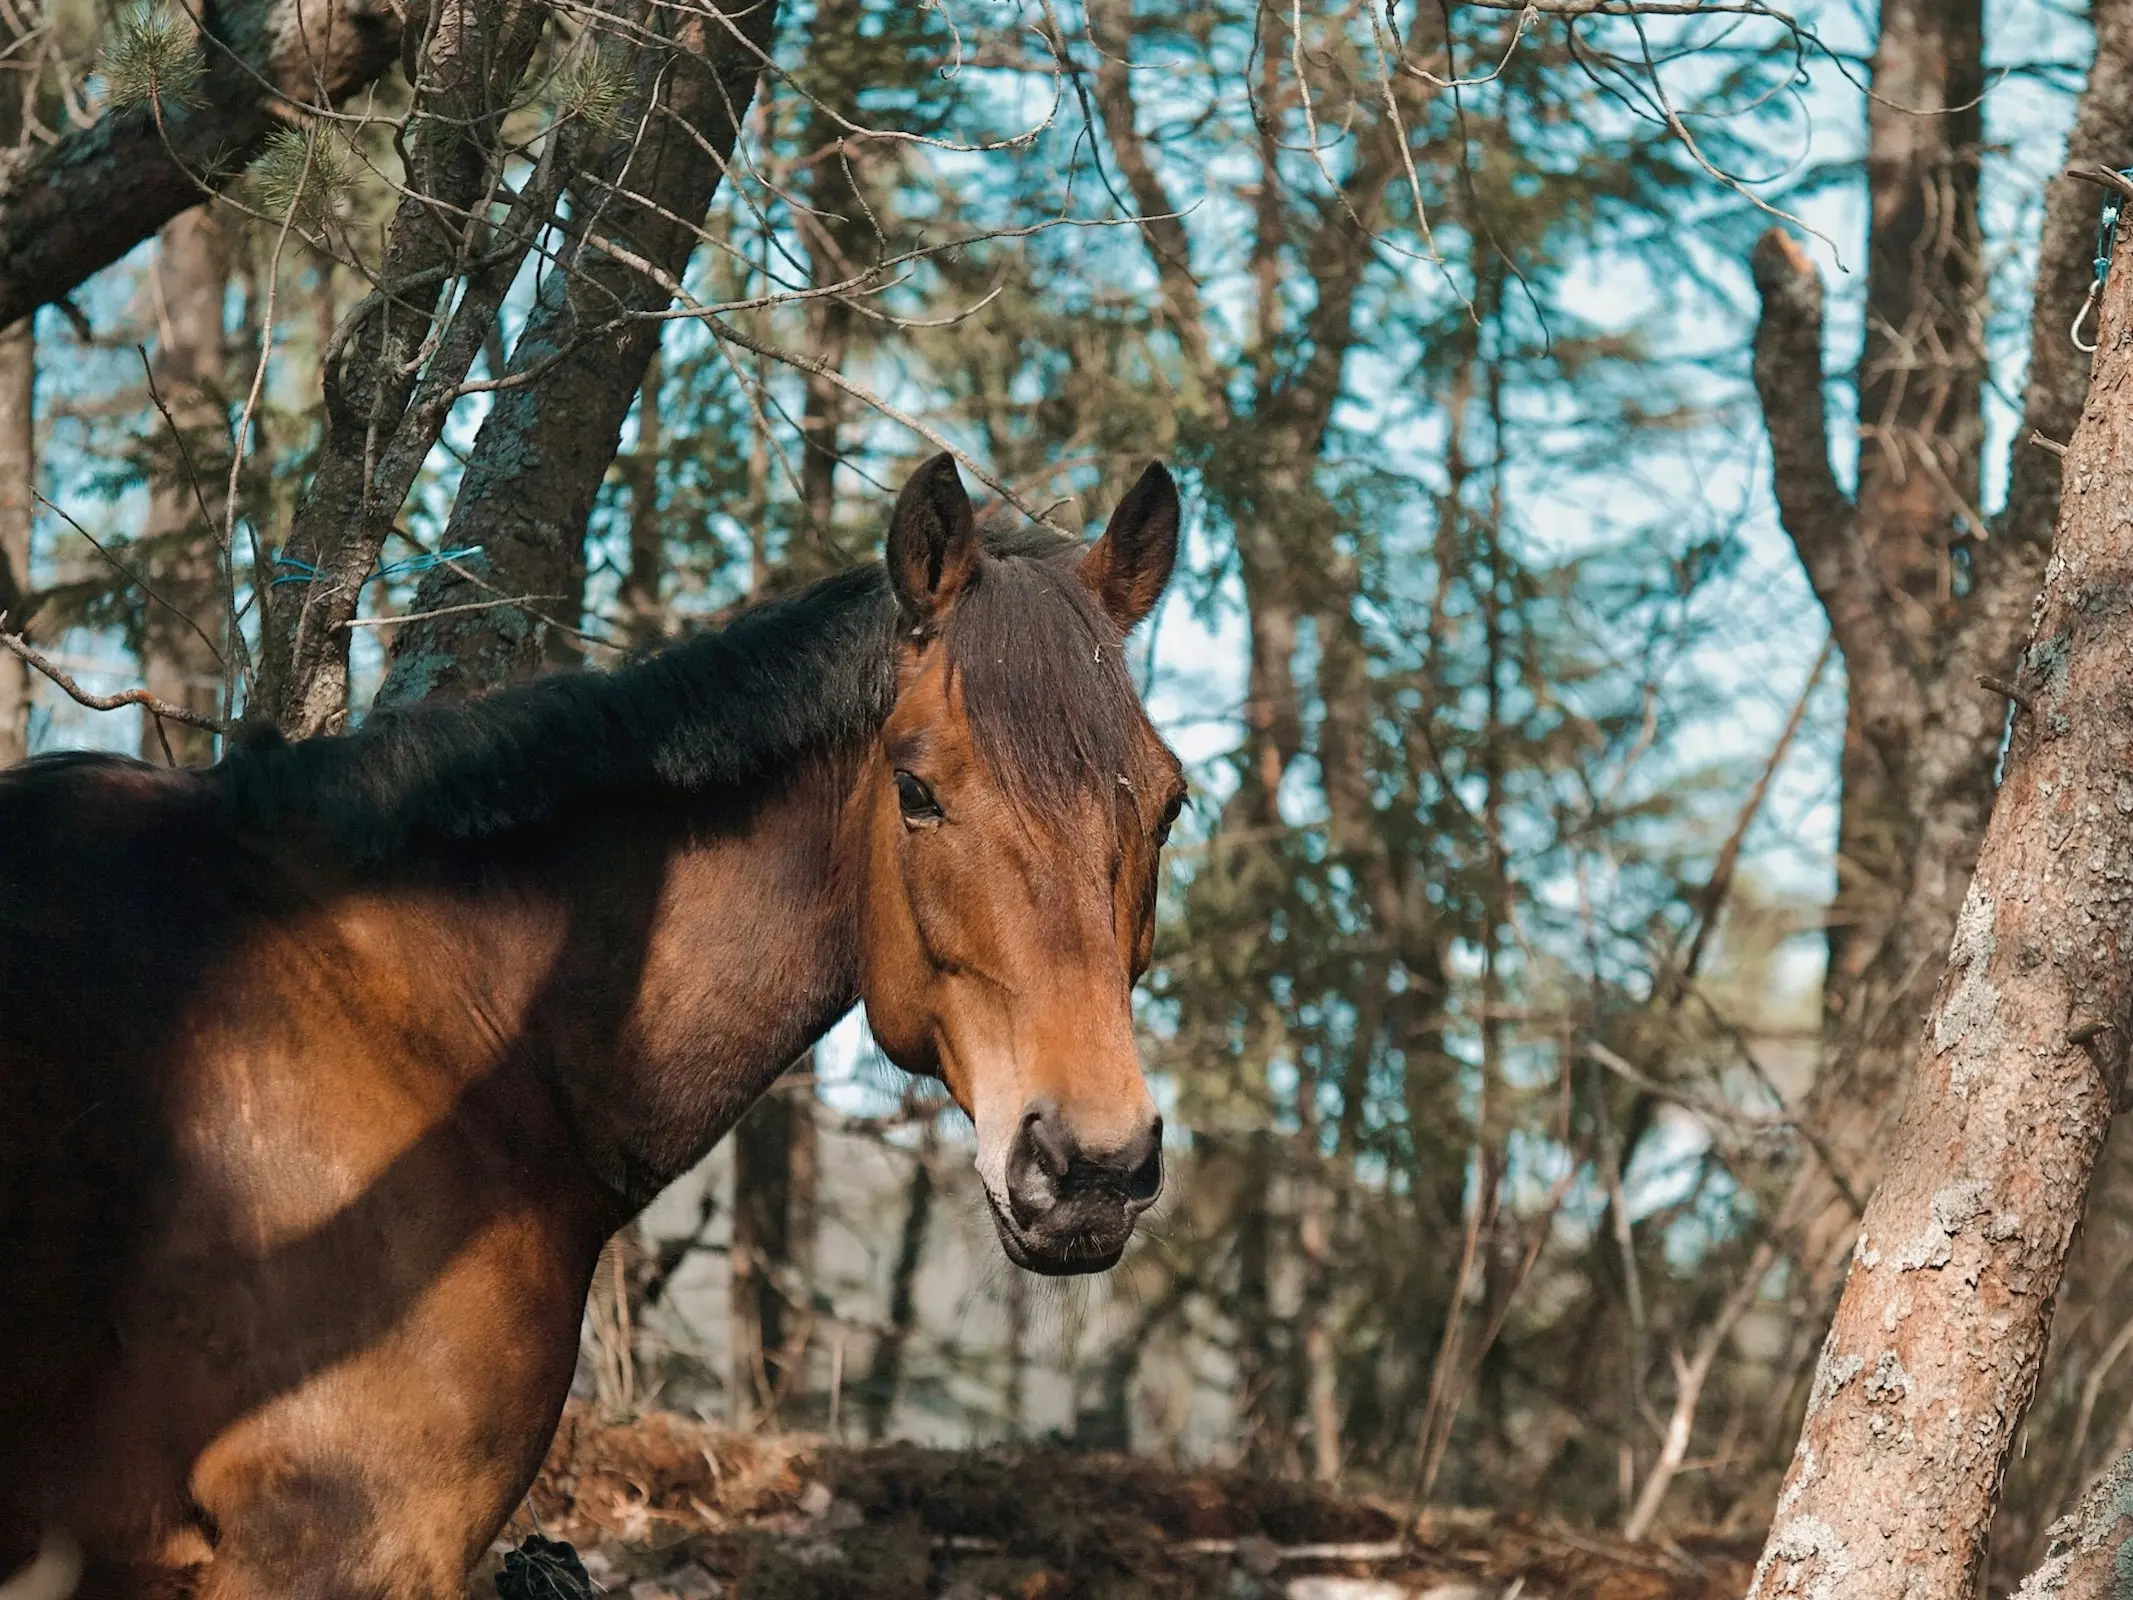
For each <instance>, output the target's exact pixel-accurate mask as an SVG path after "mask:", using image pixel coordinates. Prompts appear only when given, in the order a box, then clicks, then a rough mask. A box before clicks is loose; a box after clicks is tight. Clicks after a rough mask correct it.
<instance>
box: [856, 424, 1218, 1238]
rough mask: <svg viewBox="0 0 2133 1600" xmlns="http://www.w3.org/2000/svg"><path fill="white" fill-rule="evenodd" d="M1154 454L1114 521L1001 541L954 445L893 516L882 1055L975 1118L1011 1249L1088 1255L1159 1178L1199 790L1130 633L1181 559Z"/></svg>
mask: <svg viewBox="0 0 2133 1600" xmlns="http://www.w3.org/2000/svg"><path fill="white" fill-rule="evenodd" d="M1177 535H1178V496H1177V490H1176V488H1175V487H1174V486H1173V485H1172V483H1171V481H1170V475H1169V474H1168V473H1167V472H1165V471H1164V470H1163V469H1162V468H1161V467H1160V466H1151V467H1150V468H1149V469H1148V470H1147V471H1146V472H1145V473H1144V474H1142V476H1141V479H1140V481H1139V482H1138V483H1136V484H1135V485H1134V486H1133V489H1132V490H1131V491H1130V492H1129V493H1128V494H1127V496H1126V498H1125V499H1124V501H1122V502H1121V503H1120V505H1119V507H1118V510H1117V511H1116V513H1115V514H1114V515H1113V516H1112V518H1111V523H1110V526H1109V527H1108V528H1106V529H1105V530H1104V535H1103V537H1102V538H1101V539H1099V540H1098V541H1097V542H1096V543H1095V544H1093V545H1090V546H1087V547H1086V548H1083V547H1080V546H1075V545H1072V544H1067V543H1064V542H1061V541H1056V540H1045V541H1038V540H1035V539H1032V538H1025V539H1023V540H1020V541H1019V542H1012V543H1010V542H1001V541H988V540H986V539H983V538H981V537H980V535H979V534H978V532H977V530H976V527H975V525H974V518H973V515H972V510H971V504H970V498H969V496H968V495H967V494H965V493H964V490H963V485H962V481H961V479H960V478H959V477H958V476H957V475H956V470H955V464H954V462H953V461H951V460H950V459H949V458H948V457H947V456H938V457H936V458H934V459H933V460H932V461H929V462H928V463H927V464H926V465H925V466H923V467H921V468H920V469H919V470H918V472H917V473H916V474H915V475H914V476H913V477H912V479H911V481H910V482H909V483H908V484H907V485H905V487H904V490H903V493H902V494H901V495H900V496H899V497H898V499H897V502H896V511H895V514H894V517H893V520H892V521H891V523H890V527H889V543H888V566H889V578H890V583H891V585H892V586H893V588H894V589H895V592H896V599H897V603H898V605H899V608H900V612H901V620H900V628H899V642H898V645H897V678H896V699H895V704H894V708H893V709H892V710H891V712H890V714H889V717H888V720H887V722H886V723H885V724H884V725H883V728H882V733H881V743H880V746H879V750H878V752H877V756H876V759H874V760H873V761H871V762H870V763H869V764H868V767H867V771H866V774H865V777H864V778H863V780H862V781H863V782H865V783H866V784H867V785H868V786H869V789H868V792H867V793H866V794H865V796H864V799H863V802H862V806H861V810H862V812H863V814H864V827H865V830H866V836H867V842H866V847H865V852H864V853H865V858H866V863H867V865H866V883H865V888H864V892H863V894H862V902H863V906H864V910H863V912H862V916H861V935H860V939H861V976H860V984H861V993H862V995H863V997H864V999H865V1001H866V1007H867V1017H868V1021H869V1023H870V1024H871V1026H872V1028H873V1032H874V1036H875V1038H876V1039H877V1040H879V1041H880V1043H881V1047H882V1048H883V1049H884V1050H885V1051H886V1052H887V1053H888V1055H889V1057H890V1059H892V1060H893V1061H895V1062H896V1063H897V1064H898V1065H899V1066H901V1067H903V1068H904V1069H905V1070H907V1071H910V1072H917V1073H924V1074H929V1075H933V1076H937V1077H939V1078H941V1079H942V1080H943V1081H944V1082H945V1083H946V1084H947V1086H948V1089H949V1092H950V1093H952V1094H953V1095H954V1096H955V1098H956V1101H957V1103H958V1104H959V1105H961V1106H962V1108H963V1109H964V1110H965V1111H967V1112H968V1113H969V1114H970V1116H971V1118H972V1120H973V1121H974V1122H975V1123H976V1124H977V1132H978V1173H979V1176H980V1177H981V1178H982V1179H983V1181H984V1185H985V1195H986V1199H987V1200H988V1201H989V1202H990V1204H991V1207H992V1213H993V1220H994V1222H995V1223H996V1224H997V1226H998V1228H999V1232H1000V1241H1001V1243H1002V1245H1003V1246H1004V1247H1005V1249H1006V1251H1007V1254H1008V1257H1009V1259H1011V1260H1012V1261H1014V1262H1015V1263H1016V1264H1017V1265H1019V1266H1023V1267H1027V1268H1030V1269H1032V1270H1033V1271H1038V1272H1048V1273H1070V1272H1097V1271H1101V1270H1102V1269H1104V1268H1106V1267H1108V1266H1111V1265H1112V1264H1113V1263H1114V1262H1116V1261H1117V1260H1118V1258H1119V1254H1120V1252H1121V1251H1123V1250H1124V1249H1125V1246H1126V1240H1127V1238H1128V1237H1129V1236H1130V1235H1131V1234H1132V1232H1133V1225H1134V1222H1135V1220H1136V1219H1137V1218H1138V1217H1139V1216H1140V1214H1141V1213H1142V1212H1143V1211H1145V1210H1146V1209H1147V1208H1148V1207H1149V1205H1150V1204H1152V1203H1153V1202H1154V1200H1155V1197H1156V1193H1157V1191H1158V1190H1159V1189H1161V1187H1162V1182H1163V1157H1162V1132H1163V1123H1162V1118H1161V1117H1159V1116H1157V1115H1156V1110H1155V1105H1154V1102H1153V1101H1151V1100H1150V1098H1149V1095H1148V1089H1147V1085H1146V1084H1145V1083H1144V1082H1143V1081H1142V1078H1141V1065H1140V1056H1139V1052H1138V1050H1137V1048H1136V1047H1135V1044H1134V1037H1133V1010H1132V989H1133V985H1134V983H1135V982H1136V981H1138V979H1139V978H1140V975H1141V973H1142V972H1143V971H1144V970H1145V969H1146V968H1147V965H1148V957H1149V951H1150V947H1151V944H1152V942H1153V939H1154V922H1155V892H1156V868H1157V858H1158V855H1159V854H1160V852H1161V849H1162V845H1163V840H1164V837H1165V835H1166V834H1167V833H1168V831H1169V828H1170V825H1171V823H1172V822H1173V821H1174V820H1175V819H1176V817H1177V812H1178V807H1179V805H1180V803H1181V802H1182V799H1183V796H1184V792H1185V786H1184V780H1183V778H1182V776H1181V773H1180V770H1179V766H1178V762H1177V758H1176V757H1175V756H1173V755H1172V754H1171V753H1170V751H1169V750H1168V749H1167V748H1166V747H1165V746H1164V744H1163V742H1162V740H1161V739H1160V738H1158V737H1157V735H1156V732H1155V729H1154V728H1153V727H1152V726H1151V725H1150V724H1149V721H1148V717H1147V714H1146V712H1145V711H1143V710H1142V708H1141V703H1140V699H1139V697H1138V696H1137V695H1136V694H1135V692H1134V689H1133V682H1132V679H1131V677H1130V676H1129V675H1128V673H1127V671H1126V664H1125V659H1124V655H1123V652H1122V648H1121V645H1122V641H1123V639H1124V637H1125V635H1126V633H1127V631H1128V630H1129V629H1131V628H1132V627H1133V625H1134V624H1135V623H1136V622H1138V621H1140V619H1141V618H1142V617H1144V616H1146V615H1147V614H1148V612H1149V611H1150V610H1151V609H1152V608H1153V607H1154V605H1155V602H1156V599H1157V598H1158V596H1160V595H1161V593H1162V591H1163V585H1164V584H1165V583H1166V582H1167V581H1168V580H1169V577H1170V567H1171V562H1172V560H1173V559H1174V558H1175V556H1176V554H1177Z"/></svg>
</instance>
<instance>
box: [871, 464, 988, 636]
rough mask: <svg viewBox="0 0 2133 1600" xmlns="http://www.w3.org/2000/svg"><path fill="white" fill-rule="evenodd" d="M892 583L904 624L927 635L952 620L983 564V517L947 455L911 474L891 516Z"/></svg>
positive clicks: (889, 557)
mask: <svg viewBox="0 0 2133 1600" xmlns="http://www.w3.org/2000/svg"><path fill="white" fill-rule="evenodd" d="M888 559H889V583H890V586H891V587H892V588H894V589H895V591H896V603H897V604H898V605H899V606H900V607H902V608H903V614H904V621H905V622H906V624H908V625H909V626H910V627H912V628H915V629H919V630H921V631H923V630H925V629H928V628H931V627H933V626H934V625H935V624H937V623H938V622H940V620H941V619H942V618H943V617H945V616H947V614H948V610H949V608H950V607H951V606H953V605H954V604H955V597H956V595H957V593H958V592H959V591H960V590H961V589H962V587H963V585H964V584H965V583H967V582H969V581H970V575H971V574H972V573H973V572H975V571H976V570H977V566H978V533H977V517H976V514H975V513H974V512H973V511H972V510H971V508H970V495H969V494H968V492H966V491H965V490H964V488H963V479H962V477H961V475H960V474H958V473H957V472H956V470H955V457H953V456H951V455H948V454H947V453H945V452H943V453H942V454H940V455H937V456H935V457H934V458H933V459H932V460H931V461H928V462H927V463H926V464H925V465H924V466H922V467H920V468H919V469H918V470H917V471H916V472H914V473H912V474H911V478H910V481H909V482H908V483H906V484H905V485H904V487H903V492H902V493H901V494H899V495H898V496H897V497H896V510H895V511H894V513H892V514H891V516H890V518H889V550H888Z"/></svg>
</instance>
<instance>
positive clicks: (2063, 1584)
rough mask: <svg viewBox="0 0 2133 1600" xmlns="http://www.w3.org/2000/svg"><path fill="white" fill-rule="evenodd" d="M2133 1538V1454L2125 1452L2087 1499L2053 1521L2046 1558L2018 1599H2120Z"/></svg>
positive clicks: (2022, 1588)
mask: <svg viewBox="0 0 2133 1600" xmlns="http://www.w3.org/2000/svg"><path fill="white" fill-rule="evenodd" d="M2128 1540H2133V1454H2127V1455H2122V1456H2120V1457H2119V1458H2118V1459H2117V1460H2115V1461H2113V1462H2112V1463H2111V1464H2110V1466H2108V1467H2106V1468H2105V1469H2104V1472H2103V1475H2102V1476H2101V1477H2100V1478H2098V1479H2097V1480H2096V1481H2095V1483H2093V1484H2091V1485H2090V1486H2089V1491H2088V1493H2086V1494H2085V1495H2083V1496H2082V1497H2081V1503H2080V1504H2079V1505H2078V1506H2076V1507H2075V1508H2074V1509H2073V1511H2072V1512H2070V1513H2069V1514H2068V1515H2066V1516H2064V1517H2062V1518H2060V1519H2059V1520H2058V1521H2057V1522H2055V1523H2053V1524H2052V1527H2051V1548H2050V1550H2049V1551H2047V1552H2046V1554H2045V1557H2044V1562H2043V1564H2042V1565H2041V1566H2039V1567H2038V1568H2037V1570H2036V1571H2034V1572H2032V1573H2031V1574H2030V1575H2029V1576H2028V1577H2027V1578H2025V1579H2023V1580H2022V1586H2021V1588H2019V1589H2017V1590H2016V1591H2015V1593H2014V1600H2119V1597H2120V1596H2122V1595H2123V1594H2124V1593H2125V1592H2126V1582H2125V1578H2124V1576H2123V1575H2122V1572H2123V1569H2122V1567H2121V1562H2122V1561H2123V1560H2124V1554H2125V1550H2126V1545H2127V1541H2128Z"/></svg>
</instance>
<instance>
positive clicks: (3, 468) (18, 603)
mask: <svg viewBox="0 0 2133 1600" xmlns="http://www.w3.org/2000/svg"><path fill="white" fill-rule="evenodd" d="M9 15H10V16H12V15H13V13H9ZM18 43H19V39H18V38H17V36H16V31H15V29H14V28H12V27H9V26H7V25H6V24H5V23H4V22H0V45H4V46H7V47H8V48H10V49H12V48H13V47H14V46H15V45H17V44H18ZM24 99H25V97H24V96H23V95H22V94H21V93H19V92H17V91H16V88H15V86H14V84H13V83H12V82H11V81H10V80H9V79H7V78H6V77H0V150H6V151H8V152H12V153H14V154H15V157H16V158H17V159H19V158H20V151H21V146H22V143H23V127H22V120H23V119H22V107H23V104H24ZM36 388H37V341H36V336H35V334H34V332H33V331H32V329H31V325H30V319H29V318H28V317H24V318H22V319H21V320H20V321H18V322H16V323H15V325H14V326H12V327H7V326H6V325H5V324H4V323H0V611H5V612H7V613H8V616H9V620H8V627H9V628H11V629H14V630H20V629H22V628H24V627H26V626H27V625H28V623H29V620H30V619H29V618H28V617H27V616H25V615H23V612H24V610H25V609H26V602H27V599H28V596H29V592H30V524H31V520H32V514H33V508H34V507H35V505H36V503H37V498H36V488H37V421H36V404H35V401H36ZM0 654H4V653H0ZM31 682H32V679H31V676H30V666H29V663H28V662H26V661H22V660H20V659H18V658H17V657H15V656H13V655H6V656H5V658H4V659H0V767H4V766H6V765H7V764H8V763H9V762H12V761H20V760H21V759H22V758H23V757H24V756H26V755H28V754H29V750H30V706H31V704H32V700H31V693H30V685H31Z"/></svg>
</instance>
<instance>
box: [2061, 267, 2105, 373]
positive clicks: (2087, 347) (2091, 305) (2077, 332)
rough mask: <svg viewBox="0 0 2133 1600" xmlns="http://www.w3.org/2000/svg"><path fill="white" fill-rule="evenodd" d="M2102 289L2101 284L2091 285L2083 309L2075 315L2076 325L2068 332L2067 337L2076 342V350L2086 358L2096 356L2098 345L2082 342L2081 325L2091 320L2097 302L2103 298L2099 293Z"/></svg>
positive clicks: (2083, 300)
mask: <svg viewBox="0 0 2133 1600" xmlns="http://www.w3.org/2000/svg"><path fill="white" fill-rule="evenodd" d="M2102 287H2103V285H2102V284H2101V283H2091V284H2090V285H2089V292H2088V294H2087V295H2086V296H2085V297H2084V298H2083V299H2082V302H2081V309H2080V310H2079V311H2077V312H2075V313H2074V325H2073V326H2072V327H2071V328H2069V329H2067V330H2066V332H2067V337H2068V338H2070V339H2072V340H2073V341H2074V348H2075V349H2076V350H2079V351H2080V352H2081V353H2082V354H2083V355H2085V356H2092V355H2094V354H2095V353H2096V345H2095V343H2093V342H2092V343H2089V344H2083V343H2082V342H2081V325H2082V324H2083V323H2085V322H2087V321H2088V320H2089V314H2090V313H2091V312H2093V311H2094V310H2095V309H2096V302H2097V301H2098V300H2101V299H2102V298H2103V296H2102V295H2100V294H2099V293H2097V291H2098V290H2099V289H2101V288H2102Z"/></svg>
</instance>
